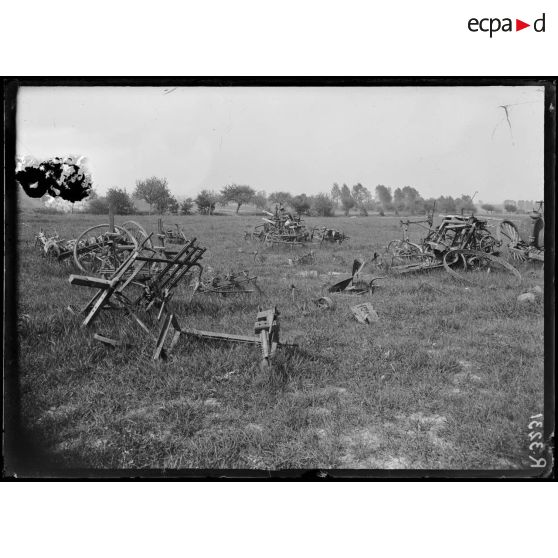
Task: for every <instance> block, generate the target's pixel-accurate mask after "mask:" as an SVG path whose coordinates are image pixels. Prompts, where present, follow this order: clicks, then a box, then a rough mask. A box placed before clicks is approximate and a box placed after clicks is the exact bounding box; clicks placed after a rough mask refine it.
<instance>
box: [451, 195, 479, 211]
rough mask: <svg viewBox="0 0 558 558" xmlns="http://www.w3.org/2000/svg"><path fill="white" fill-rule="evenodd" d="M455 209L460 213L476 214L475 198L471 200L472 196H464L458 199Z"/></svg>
mask: <svg viewBox="0 0 558 558" xmlns="http://www.w3.org/2000/svg"><path fill="white" fill-rule="evenodd" d="M455 208H456V210H457V211H458V212H462V211H467V212H471V213H472V212H474V211H475V204H474V203H473V198H471V196H468V195H466V194H463V195H462V196H461V197H460V198H457V199H456V200H455Z"/></svg>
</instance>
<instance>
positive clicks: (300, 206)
mask: <svg viewBox="0 0 558 558" xmlns="http://www.w3.org/2000/svg"><path fill="white" fill-rule="evenodd" d="M137 200H143V201H144V202H146V203H147V205H148V206H149V213H159V214H163V213H174V214H182V215H190V214H192V213H194V212H196V211H197V212H198V213H199V214H202V215H213V214H214V213H215V211H216V208H217V206H218V205H220V206H226V205H228V204H229V203H234V204H235V205H236V213H238V212H239V211H240V208H241V207H242V206H243V205H247V204H252V205H254V206H255V207H256V208H258V209H260V210H264V209H273V206H274V205H282V206H284V207H290V208H292V210H293V211H294V212H295V213H296V214H298V215H316V216H320V217H331V216H333V215H335V210H336V209H339V208H340V209H342V211H343V213H344V214H345V215H349V213H350V212H351V211H358V213H359V214H360V215H368V213H369V212H370V211H374V212H377V213H379V214H380V215H384V214H385V213H386V212H392V213H395V214H396V215H398V214H399V213H406V214H411V215H416V214H425V213H428V212H430V211H433V210H434V209H436V210H437V211H440V212H442V213H459V212H461V211H467V212H470V211H474V210H475V205H474V204H473V200H472V198H471V196H468V195H462V196H461V197H458V198H453V197H451V196H440V197H438V198H423V197H422V196H421V194H420V193H419V192H418V190H417V189H416V188H413V187H411V186H404V187H401V188H395V189H392V188H390V187H387V186H384V185H383V184H379V185H378V186H376V187H375V189H374V191H373V192H372V191H370V190H369V189H368V188H367V187H366V186H363V185H362V184H361V183H360V182H358V183H356V184H354V185H353V186H352V187H349V186H348V185H347V184H343V185H341V186H340V185H339V184H338V183H334V184H333V186H332V187H331V190H330V191H329V193H323V192H322V193H319V194H316V195H307V194H297V195H293V194H291V193H290V192H287V191H277V192H272V193H270V194H267V193H266V192H265V191H263V190H260V191H256V190H255V189H254V188H252V187H251V186H247V185H241V184H229V185H227V186H225V187H223V188H222V189H221V190H220V191H218V192H217V191H215V190H210V189H203V190H201V191H200V192H199V193H198V194H197V196H196V197H195V198H186V199H183V200H181V201H179V200H177V199H176V197H175V196H174V195H173V194H172V192H171V191H170V189H169V185H168V181H167V179H166V178H158V177H155V176H152V177H151V178H146V179H143V180H137V181H136V185H135V188H134V190H133V192H132V193H131V194H130V193H128V192H127V191H126V189H123V188H116V187H113V188H109V189H108V191H107V193H106V194H105V195H104V196H101V195H99V194H97V193H96V192H95V191H94V190H93V191H92V193H91V194H90V196H89V202H88V204H87V206H86V208H85V211H86V212H89V213H97V214H106V213H108V210H109V206H110V205H112V206H113V207H114V209H115V212H116V213H118V214H121V215H129V214H133V213H137V212H138V210H137V207H136V202H137ZM485 205H486V204H485ZM486 210H489V208H487V209H486Z"/></svg>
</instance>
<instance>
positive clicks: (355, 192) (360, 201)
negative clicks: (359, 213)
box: [351, 182, 372, 207]
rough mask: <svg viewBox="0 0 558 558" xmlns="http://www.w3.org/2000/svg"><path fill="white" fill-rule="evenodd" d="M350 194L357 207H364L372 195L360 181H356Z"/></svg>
mask: <svg viewBox="0 0 558 558" xmlns="http://www.w3.org/2000/svg"><path fill="white" fill-rule="evenodd" d="M351 195H352V196H353V199H354V200H355V202H356V204H357V206H358V207H364V206H365V205H366V204H367V203H368V202H369V201H370V200H371V199H372V195H371V194H370V190H368V188H366V186H363V185H362V184H361V183H360V182H357V183H356V184H355V185H354V186H353V187H352V189H351Z"/></svg>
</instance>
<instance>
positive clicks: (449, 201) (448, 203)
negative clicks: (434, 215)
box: [436, 196, 457, 213]
mask: <svg viewBox="0 0 558 558" xmlns="http://www.w3.org/2000/svg"><path fill="white" fill-rule="evenodd" d="M436 207H437V208H438V211H441V212H442V213H455V212H456V211H457V207H456V205H455V200H454V199H453V198H452V197H451V196H440V197H439V198H438V199H437V200H436Z"/></svg>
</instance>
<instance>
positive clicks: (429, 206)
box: [423, 198, 438, 213]
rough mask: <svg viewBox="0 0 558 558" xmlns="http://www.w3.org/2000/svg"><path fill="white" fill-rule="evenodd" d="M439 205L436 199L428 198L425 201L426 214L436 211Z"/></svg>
mask: <svg viewBox="0 0 558 558" xmlns="http://www.w3.org/2000/svg"><path fill="white" fill-rule="evenodd" d="M437 203H438V201H437V200H436V199H435V198H428V199H427V200H424V204H423V207H424V212H425V213H431V212H432V211H434V210H435V208H436V207H437Z"/></svg>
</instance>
